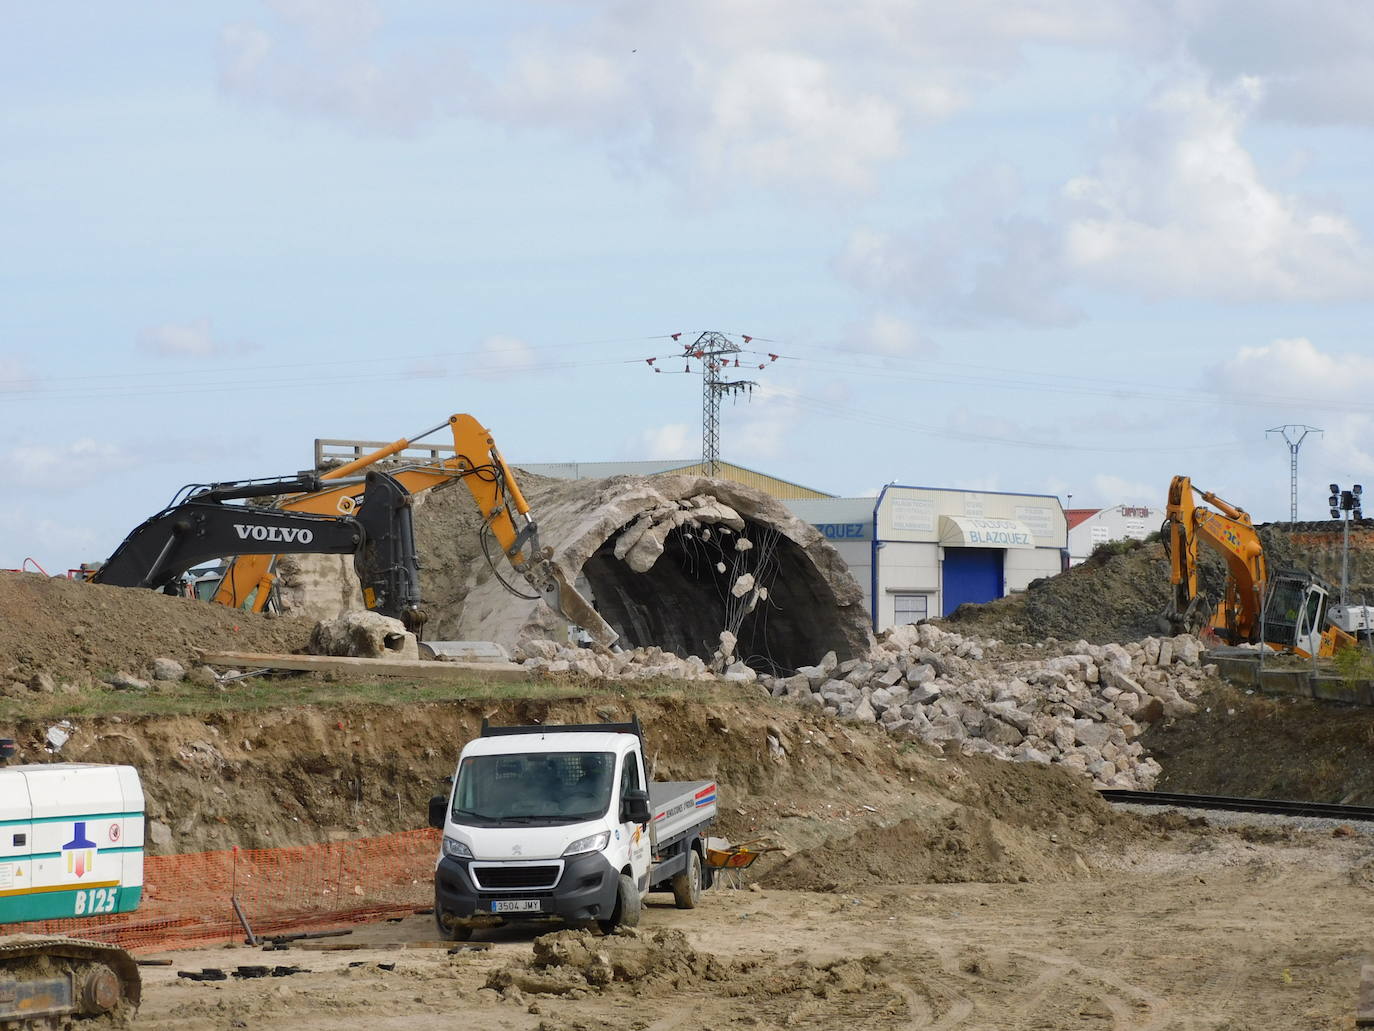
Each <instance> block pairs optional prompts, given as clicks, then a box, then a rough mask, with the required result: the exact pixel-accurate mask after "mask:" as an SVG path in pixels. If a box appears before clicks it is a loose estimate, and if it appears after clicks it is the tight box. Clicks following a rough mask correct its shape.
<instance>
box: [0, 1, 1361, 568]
mask: <svg viewBox="0 0 1374 1031" xmlns="http://www.w3.org/2000/svg"><path fill="white" fill-rule="evenodd" d="M0 17H3V24H4V25H5V31H4V32H3V33H0V87H2V88H0V244H2V246H0V282H3V285H4V298H5V303H4V304H3V305H0V455H2V456H3V461H4V466H5V468H6V469H7V475H6V481H5V487H4V489H3V495H2V496H3V497H4V499H5V504H4V505H3V506H0V568H17V567H19V566H20V565H21V564H22V563H23V562H24V561H25V560H26V559H30V558H31V559H33V560H34V561H36V562H37V563H39V564H40V565H41V566H42V567H43V568H45V569H46V570H48V571H49V572H54V573H55V572H61V571H63V570H65V569H67V568H69V567H72V566H75V565H77V564H78V563H80V562H83V561H98V560H100V559H103V558H105V557H107V556H108V555H109V554H110V552H112V551H113V550H114V548H115V547H116V546H117V545H118V543H119V542H120V541H121V540H122V539H123V537H124V536H125V535H126V534H127V533H128V532H129V531H130V530H132V529H133V528H134V527H135V526H136V525H138V523H140V522H141V521H142V520H143V519H145V518H146V517H148V516H150V515H152V514H153V513H155V512H157V511H158V510H160V509H161V508H162V507H163V506H165V505H166V504H167V503H168V502H169V501H170V500H171V499H172V498H173V496H174V495H175V494H176V493H177V492H178V490H179V489H180V488H181V487H182V486H184V485H186V484H191V483H206V482H217V481H224V480H233V479H244V478H253V477H267V476H285V475H289V474H292V473H294V472H295V471H297V470H300V469H304V468H308V467H309V466H310V465H311V464H312V461H313V447H314V441H315V439H316V438H348V439H370V440H393V439H396V438H399V437H408V436H412V435H414V434H416V433H419V432H421V431H422V430H425V429H428V428H429V427H431V426H434V425H437V424H440V423H442V422H444V420H445V419H446V418H447V416H448V415H449V414H450V413H454V412H469V413H471V414H473V415H474V416H476V417H477V418H478V419H479V420H480V421H481V422H482V423H483V424H485V425H486V426H487V427H488V428H489V429H490V430H491V431H492V434H493V436H494V438H495V440H496V442H497V444H498V446H499V447H500V448H501V450H502V451H503V452H504V454H505V456H506V458H507V459H508V461H510V462H511V463H512V464H515V465H519V464H520V463H522V462H528V463H535V462H559V461H581V462H591V461H611V460H631V459H675V458H684V459H691V458H695V457H699V456H700V453H701V393H702V379H701V375H700V372H699V364H700V363H693V362H684V361H683V360H682V359H681V358H676V359H675V360H674V359H672V356H673V355H675V354H677V353H680V351H681V348H682V345H683V344H684V343H686V342H688V341H691V340H694V339H696V337H697V336H698V335H699V334H700V333H702V332H706V331H719V332H724V333H727V334H730V335H731V339H732V341H734V342H735V343H737V344H738V345H739V346H740V347H741V348H743V350H744V354H743V355H742V356H741V365H740V368H739V370H738V372H737V370H735V369H734V368H733V367H732V368H731V369H730V370H729V375H730V376H731V377H736V375H738V378H746V379H749V380H752V381H754V382H756V383H757V386H756V387H755V388H754V389H753V390H752V392H751V393H748V394H745V395H742V396H741V397H739V398H738V399H731V400H726V401H725V403H724V406H723V409H722V428H721V438H722V445H721V452H722V456H723V457H724V458H726V459H727V460H729V461H732V462H735V463H738V464H740V465H744V466H747V467H750V468H754V469H758V470H762V471H765V472H768V473H770V474H772V475H775V476H780V477H783V478H785V479H790V480H794V481H796V482H799V483H802V484H806V485H808V486H812V487H815V488H817V489H820V490H823V491H826V492H829V493H833V494H837V495H843V496H860V495H867V494H872V493H875V492H876V491H878V490H879V489H880V488H881V487H882V485H883V484H886V483H891V482H897V483H905V484H915V485H923V486H936V487H952V488H963V489H984V490H1000V491H1013V492H1026V493H1044V494H1054V495H1057V496H1059V497H1060V499H1061V501H1063V502H1064V504H1065V505H1066V507H1068V506H1070V505H1071V506H1072V507H1107V506H1111V505H1116V504H1122V503H1129V504H1142V503H1144V504H1150V505H1155V506H1161V505H1162V503H1163V498H1164V495H1165V492H1166V489H1167V487H1168V484H1169V480H1170V478H1171V477H1172V476H1174V475H1175V474H1180V473H1181V474H1186V475H1189V476H1191V477H1192V478H1193V480H1194V482H1195V483H1196V484H1198V485H1199V486H1201V487H1203V488H1205V489H1208V490H1211V491H1213V492H1215V493H1217V494H1218V495H1220V496H1222V497H1223V498H1226V499H1227V500H1228V501H1231V502H1233V503H1235V504H1238V505H1240V506H1242V507H1244V508H1246V509H1248V510H1249V511H1250V512H1251V513H1252V514H1253V515H1254V517H1255V518H1256V520H1257V521H1258V520H1273V519H1286V518H1287V517H1288V510H1289V450H1288V447H1287V445H1286V444H1285V442H1284V440H1283V439H1282V436H1281V435H1280V434H1272V433H1267V431H1268V430H1271V429H1273V428H1276V427H1281V426H1285V425H1293V426H1311V427H1315V428H1317V429H1320V430H1321V431H1322V432H1321V433H1316V432H1312V433H1309V434H1308V436H1307V437H1306V439H1305V440H1304V442H1303V444H1302V447H1301V451H1300V458H1299V471H1300V482H1299V517H1300V518H1304V519H1315V518H1323V517H1324V516H1325V509H1326V493H1327V489H1326V485H1327V484H1328V483H1330V482H1337V483H1339V484H1341V485H1342V486H1349V485H1350V484H1351V483H1352V482H1361V481H1366V482H1370V483H1371V486H1374V342H1371V340H1370V336H1369V334H1370V328H1371V325H1372V324H1374V317H1372V316H1374V304H1372V303H1371V302H1372V301H1374V190H1370V189H1369V188H1368V186H1369V178H1370V171H1369V170H1370V169H1372V168H1374V136H1372V134H1371V129H1372V128H1374V5H1370V4H1368V3H1366V2H1362V0H1312V2H1309V3H1306V4H1295V3H1291V2H1288V0H1244V2H1241V0H1113V2H1107V3H1104V2H1102V0H997V2H993V0H963V2H961V3H957V4H951V3H947V2H943V0H941V2H935V0H931V2H926V0H851V2H849V3H846V4H836V3H833V2H830V0H788V2H787V3H783V2H781V0H697V2H696V3H694V4H690V5H682V4H671V5H670V4H643V3H633V2H627V0H614V2H612V0H523V2H522V0H506V2H503V3H499V4H497V3H487V2H482V0H473V2H470V3H464V4H452V3H441V2H438V0H395V2H391V3H374V2H369V0H270V2H266V3H251V2H246V3H245V2H238V3H223V2H215V0H202V2H199V3H196V4H172V3H144V4H125V5H91V4H76V3H70V2H65V0H53V2H51V3H48V4H42V5H36V4H19V3H16V2H12V0H0ZM672 334H682V336H681V338H680V340H679V341H676V342H675V341H674V340H673V339H672V336H671V335H672ZM745 335H748V336H749V337H750V338H751V340H750V341H749V342H747V343H746V342H745V341H744V340H743V337H744V336H745ZM773 354H776V355H778V357H777V359H776V360H774V359H772V358H770V357H769V356H770V355H773ZM647 358H655V359H657V360H656V361H655V363H653V364H652V365H651V364H649V363H647V362H646V360H645V359H647ZM759 364H763V365H764V366H765V367H764V368H763V369H759V368H758V365H759ZM684 366H686V367H687V368H689V369H691V371H690V372H688V373H687V374H683V367H684ZM656 368H657V369H662V373H658V372H655V369H656ZM1297 432H1301V431H1297ZM1290 436H1292V437H1293V438H1294V439H1296V436H1297V433H1293V432H1290ZM435 439H438V440H442V436H440V437H438V438H435ZM30 568H32V567H30Z"/></svg>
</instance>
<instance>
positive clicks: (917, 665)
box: [763, 623, 1215, 789]
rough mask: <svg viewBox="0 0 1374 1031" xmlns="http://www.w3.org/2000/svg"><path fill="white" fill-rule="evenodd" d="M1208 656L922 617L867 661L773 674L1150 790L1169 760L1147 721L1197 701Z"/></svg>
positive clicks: (885, 723) (828, 701)
mask: <svg viewBox="0 0 1374 1031" xmlns="http://www.w3.org/2000/svg"><path fill="white" fill-rule="evenodd" d="M1201 656H1202V645H1201V643H1200V642H1199V641H1198V640H1197V639H1196V638H1194V637H1188V636H1180V637H1176V638H1163V639H1157V638H1146V639H1145V640H1144V641H1143V642H1133V643H1131V644H1127V645H1124V646H1123V645H1120V644H1108V645H1092V644H1088V642H1086V641H1076V642H1073V643H1072V644H1067V645H1062V644H1058V643H1057V642H1056V643H1055V645H1054V646H1053V647H1045V648H1043V649H1038V650H1035V651H1033V652H1031V653H1030V654H1027V652H1026V651H1025V650H1021V649H1018V650H1012V649H1005V648H1003V646H1002V645H1001V642H998V641H994V640H980V639H977V638H972V637H963V636H961V635H959V634H955V633H950V632H948V631H945V630H941V629H940V628H939V627H937V626H935V625H934V624H931V623H921V624H915V625H910V624H909V625H906V626H900V627H896V628H894V629H892V630H890V631H887V632H886V633H885V634H883V635H882V637H881V638H880V640H879V643H878V645H877V647H875V648H874V649H873V651H872V652H871V653H870V654H869V655H868V657H867V658H865V659H852V660H849V661H847V662H840V661H839V660H838V659H837V658H836V657H835V656H834V655H833V654H828V655H826V656H825V657H824V658H823V659H822V660H821V661H820V663H818V664H817V665H815V666H807V667H803V668H801V669H799V670H797V672H796V674H795V675H793V676H791V677H783V678H776V677H766V678H764V679H763V683H764V685H765V686H767V687H768V688H769V690H770V691H771V692H772V693H773V695H775V696H777V697H784V698H790V699H792V700H794V701H796V702H797V703H799V704H801V705H805V706H810V707H814V708H818V709H823V710H825V711H826V712H829V713H831V714H833V715H835V716H838V717H841V718H845V719H853V720H857V721H859V722H862V723H875V724H878V725H880V726H882V727H883V728H884V729H885V730H887V732H888V733H890V734H892V735H893V736H895V737H899V738H910V739H914V740H918V741H922V742H924V743H926V744H929V745H939V746H941V747H942V748H944V749H949V748H957V749H958V750H959V751H960V752H961V753H962V754H964V755H972V754H975V753H985V754H988V755H991V756H993V757H994V758H997V759H1008V760H1014V761H1019V762H1038V763H1055V764H1058V765H1062V766H1064V767H1066V768H1068V769H1071V770H1073V771H1075V772H1077V773H1081V774H1085V775H1087V776H1089V777H1091V778H1092V779H1093V781H1094V783H1095V784H1096V785H1097V786H1099V787H1113V788H1139V789H1149V788H1151V787H1153V786H1154V783H1155V781H1156V780H1157V779H1158V777H1159V774H1160V766H1159V764H1158V763H1157V762H1155V761H1154V760H1153V759H1151V758H1149V757H1148V756H1146V755H1145V750H1144V748H1143V746H1142V745H1141V744H1140V743H1139V742H1138V741H1137V740H1136V738H1137V737H1138V736H1139V734H1140V733H1141V731H1142V729H1143V728H1142V724H1144V723H1146V722H1149V721H1153V720H1156V719H1159V718H1161V717H1166V716H1167V717H1175V716H1184V715H1188V714H1189V713H1192V712H1194V711H1196V707H1195V706H1194V705H1193V703H1192V701H1190V699H1192V698H1196V697H1197V695H1198V693H1199V692H1200V690H1201V686H1202V681H1203V679H1204V678H1205V677H1206V676H1209V675H1214V674H1215V667H1212V666H1207V667H1204V666H1202V665H1201Z"/></svg>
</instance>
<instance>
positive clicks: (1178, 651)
mask: <svg viewBox="0 0 1374 1031" xmlns="http://www.w3.org/2000/svg"><path fill="white" fill-rule="evenodd" d="M1174 656H1175V658H1176V659H1177V660H1178V661H1179V662H1181V663H1183V665H1185V666H1196V665H1198V662H1199V660H1201V658H1202V645H1201V644H1200V643H1199V642H1198V639H1197V638H1196V637H1190V636H1188V635H1187V634H1180V635H1179V636H1178V637H1175V638H1174Z"/></svg>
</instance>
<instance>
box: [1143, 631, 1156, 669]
mask: <svg viewBox="0 0 1374 1031" xmlns="http://www.w3.org/2000/svg"><path fill="white" fill-rule="evenodd" d="M1144 647H1145V665H1147V666H1158V665H1159V664H1160V663H1159V640H1158V638H1154V637H1147V638H1145V645H1144Z"/></svg>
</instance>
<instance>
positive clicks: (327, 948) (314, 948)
mask: <svg viewBox="0 0 1374 1031" xmlns="http://www.w3.org/2000/svg"><path fill="white" fill-rule="evenodd" d="M291 947H292V948H293V949H301V950H302V951H304V952H400V951H402V950H406V949H464V950H466V949H471V950H472V951H474V952H482V951H485V950H486V949H489V948H491V942H451V941H411V942H314V941H308V942H292V943H291Z"/></svg>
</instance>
